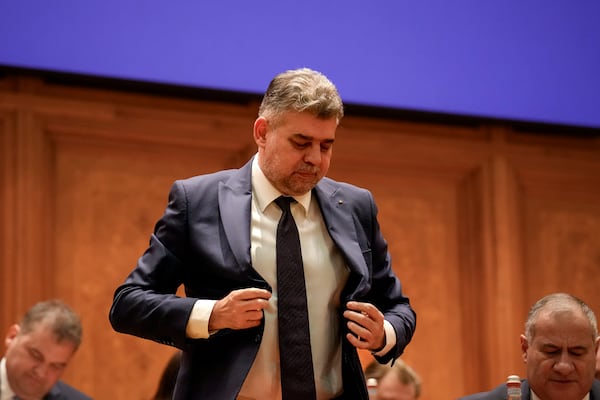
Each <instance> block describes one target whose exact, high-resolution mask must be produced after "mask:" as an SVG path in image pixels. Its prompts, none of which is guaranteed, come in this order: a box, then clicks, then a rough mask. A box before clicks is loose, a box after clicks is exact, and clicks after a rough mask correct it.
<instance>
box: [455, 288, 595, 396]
mask: <svg viewBox="0 0 600 400" xmlns="http://www.w3.org/2000/svg"><path fill="white" fill-rule="evenodd" d="M598 340H599V338H598V324H597V321H596V316H595V315H594V312H593V311H592V310H591V309H590V307H588V305H587V304H586V303H584V302H583V301H582V300H581V299H579V298H577V297H575V296H573V295H570V294H566V293H553V294H550V295H548V296H545V297H543V298H542V299H540V300H539V301H538V302H536V303H535V304H534V305H533V307H532V308H531V310H530V311H529V316H528V318H527V322H526V323H525V334H524V335H521V350H522V352H523V361H524V362H525V364H526V366H527V379H524V380H522V382H521V393H522V400H530V399H531V400H600V381H598V380H596V379H594V374H595V364H596V352H597V350H598ZM506 398H507V389H506V384H502V385H500V386H498V387H497V388H495V389H494V390H492V391H490V392H485V393H478V394H473V395H470V396H466V397H462V398H461V399H459V400H505V399H506Z"/></svg>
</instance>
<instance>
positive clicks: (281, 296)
mask: <svg viewBox="0 0 600 400" xmlns="http://www.w3.org/2000/svg"><path fill="white" fill-rule="evenodd" d="M293 201H295V200H294V199H293V198H292V197H283V196H281V197H278V198H277V199H276V200H275V203H276V204H277V205H278V206H279V208H281V210H282V211H283V214H282V215H281V218H280V219H279V224H278V225H277V239H276V240H277V243H276V249H277V309H278V311H277V319H278V323H279V358H280V366H281V394H282V399H283V400H310V399H315V398H316V390H315V377H314V372H313V363H312V354H311V350H310V333H309V329H308V309H307V306H306V285H305V282H304V267H303V264H302V252H301V250H300V236H299V235H298V228H297V227H296V223H295V222H294V217H293V216H292V213H291V211H290V203H291V202H293Z"/></svg>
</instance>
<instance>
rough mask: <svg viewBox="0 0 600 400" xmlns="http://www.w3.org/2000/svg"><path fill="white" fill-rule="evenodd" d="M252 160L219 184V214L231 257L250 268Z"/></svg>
mask: <svg viewBox="0 0 600 400" xmlns="http://www.w3.org/2000/svg"><path fill="white" fill-rule="evenodd" d="M251 174H252V160H250V161H249V162H248V163H246V165H244V166H243V167H242V168H240V169H239V170H237V171H235V172H234V173H233V175H232V176H231V177H230V178H229V179H228V180H227V181H226V182H223V183H221V184H219V212H220V213H221V219H222V221H223V229H224V230H225V235H226V236H227V240H228V241H229V246H230V247H231V251H232V252H233V255H234V257H235V259H236V261H237V262H238V264H239V265H241V266H250V264H251V260H250V212H251V210H250V205H251V202H252V179H251Z"/></svg>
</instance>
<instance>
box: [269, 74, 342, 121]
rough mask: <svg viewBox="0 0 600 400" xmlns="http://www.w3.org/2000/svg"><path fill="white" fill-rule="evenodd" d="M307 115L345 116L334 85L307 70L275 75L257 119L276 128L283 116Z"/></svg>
mask: <svg viewBox="0 0 600 400" xmlns="http://www.w3.org/2000/svg"><path fill="white" fill-rule="evenodd" d="M289 111H296V112H304V111H308V112H310V113H311V114H312V115H314V116H315V117H317V118H321V119H329V118H335V119H336V121H337V123H339V122H340V120H341V119H342V117H343V116H344V106H343V103H342V99H341V97H340V95H339V93H338V91H337V89H336V87H335V85H334V84H333V83H332V82H331V81H330V80H329V79H327V77H326V76H325V75H323V74H322V73H320V72H317V71H313V70H311V69H309V68H300V69H296V70H289V71H285V72H282V73H281V74H279V75H277V76H276V77H275V78H273V80H272V81H271V83H270V84H269V87H268V88H267V91H266V93H265V95H264V97H263V100H262V103H261V105H260V108H259V109H258V115H259V116H261V117H264V118H267V119H270V120H271V122H272V123H273V124H277V123H278V122H279V120H280V118H281V117H282V116H283V114H284V113H286V112H289Z"/></svg>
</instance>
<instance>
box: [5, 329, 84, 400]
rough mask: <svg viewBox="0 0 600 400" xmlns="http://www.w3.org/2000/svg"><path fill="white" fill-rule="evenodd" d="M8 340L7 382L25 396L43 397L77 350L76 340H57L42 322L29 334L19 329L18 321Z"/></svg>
mask: <svg viewBox="0 0 600 400" xmlns="http://www.w3.org/2000/svg"><path fill="white" fill-rule="evenodd" d="M5 344H6V348H7V350H6V354H5V358H6V372H7V376H8V382H9V384H10V387H11V388H12V390H13V391H14V392H15V394H16V395H17V396H18V397H20V398H22V399H30V398H37V399H39V398H42V397H43V396H44V395H45V394H46V393H47V392H48V391H49V390H50V389H51V388H52V386H54V384H55V383H56V381H58V379H59V378H60V376H61V374H62V372H63V370H64V369H65V367H66V366H67V363H68V362H69V360H70V359H71V356H72V355H73V353H74V352H75V345H74V344H73V343H71V342H69V341H63V342H60V343H59V342H57V341H56V339H55V337H54V335H53V334H52V332H51V331H50V329H49V328H47V327H46V325H44V324H43V323H38V324H36V325H35V327H34V329H33V331H31V332H29V333H26V334H24V333H20V328H19V326H18V325H13V326H11V327H10V329H9V331H8V333H7V335H6V338H5Z"/></svg>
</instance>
